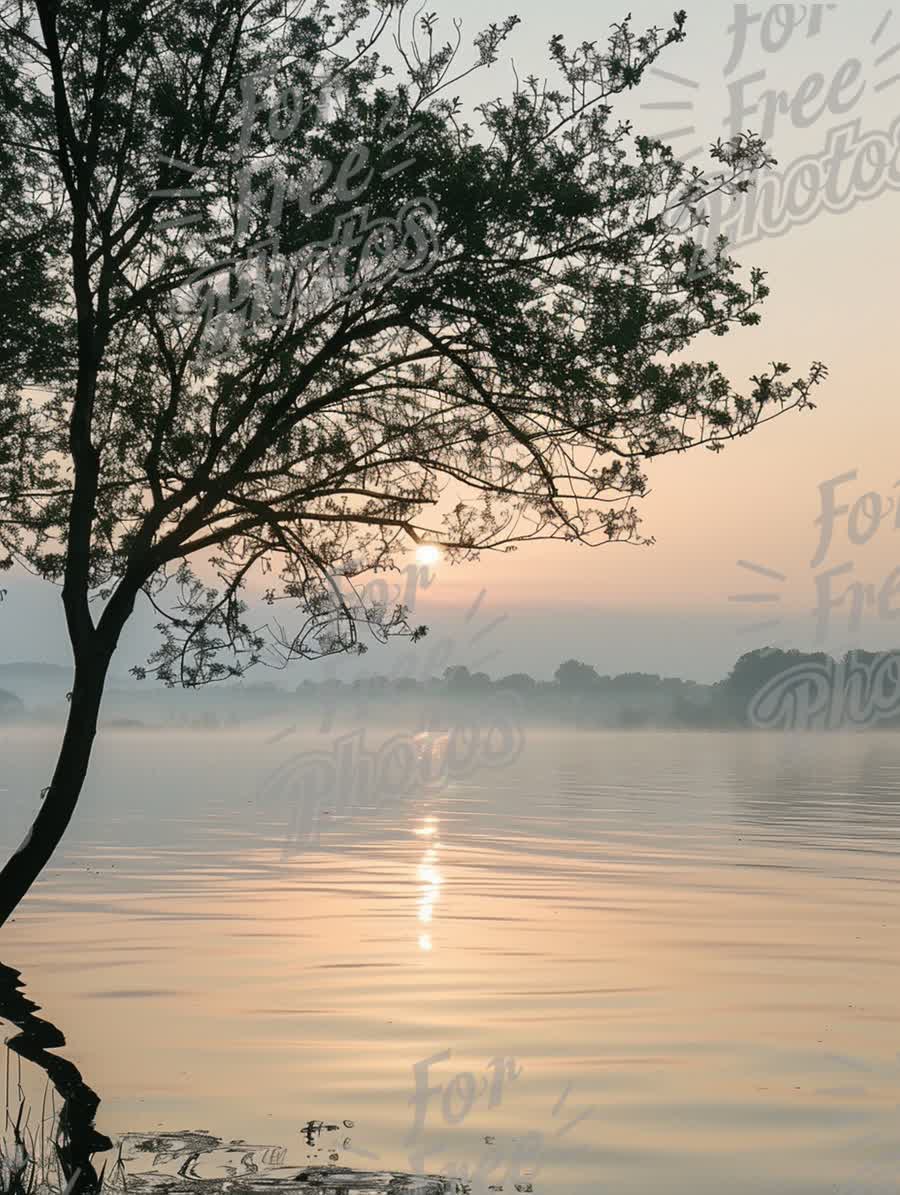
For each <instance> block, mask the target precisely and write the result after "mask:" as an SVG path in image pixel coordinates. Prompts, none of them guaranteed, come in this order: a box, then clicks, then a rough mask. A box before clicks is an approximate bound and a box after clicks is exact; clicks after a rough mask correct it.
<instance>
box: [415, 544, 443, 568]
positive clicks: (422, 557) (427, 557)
mask: <svg viewBox="0 0 900 1195" xmlns="http://www.w3.org/2000/svg"><path fill="white" fill-rule="evenodd" d="M440 558H441V550H440V548H436V547H435V546H434V544H421V545H420V546H419V547H418V548H416V560H417V561H418V562H419V564H437V562H438V561H439V560H440Z"/></svg>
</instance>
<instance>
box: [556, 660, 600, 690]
mask: <svg viewBox="0 0 900 1195" xmlns="http://www.w3.org/2000/svg"><path fill="white" fill-rule="evenodd" d="M553 675H554V677H555V679H556V683H557V684H558V685H559V687H560V689H561V690H562V691H563V692H564V693H590V692H594V691H596V690H597V689H598V688H599V685H600V677H599V676H598V675H597V669H596V668H594V667H593V666H592V665H591V664H582V663H581V661H580V660H566V661H565V663H563V664H560V666H559V667H558V668H557V670H556V672H555V673H554V674H553Z"/></svg>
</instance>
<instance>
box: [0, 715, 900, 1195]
mask: <svg viewBox="0 0 900 1195" xmlns="http://www.w3.org/2000/svg"><path fill="white" fill-rule="evenodd" d="M289 731H290V727H289V726H287V725H286V724H285V723H284V721H283V720H282V721H281V722H280V723H279V722H278V721H277V720H274V721H271V722H268V723H267V724H266V725H265V726H264V727H263V726H261V727H258V728H255V729H241V730H238V729H232V730H222V729H220V730H218V731H215V732H203V731H197V730H182V731H170V732H165V733H164V732H161V731H152V730H142V731H136V732H128V731H122V730H120V731H106V732H102V733H101V735H100V737H99V739H98V744H97V754H96V758H95V760H94V763H93V765H92V771H91V774H90V778H89V783H88V786H87V789H86V791H85V795H84V799H83V801H82V803H81V805H80V806H79V809H78V811H77V813H76V815H75V819H74V821H73V823H72V826H71V829H70V833H69V835H68V836H67V839H66V840H65V843H64V845H63V847H62V848H61V850H60V852H59V853H58V855H57V857H56V858H55V860H54V863H53V865H52V866H51V867H50V869H49V870H48V871H47V872H46V873H45V875H44V876H43V877H42V879H41V881H40V882H39V884H38V886H37V888H36V890H35V892H34V893H33V895H32V897H31V898H30V899H29V901H28V902H26V904H24V905H23V907H22V908H21V910H20V911H19V912H18V913H17V915H16V918H15V921H14V922H13V923H12V924H11V926H10V929H9V933H8V934H7V939H6V946H5V959H4V961H5V962H6V963H7V964H9V965H12V966H15V967H16V968H18V969H20V970H21V971H22V973H23V978H24V980H25V982H26V984H27V990H28V993H29V995H30V997H31V998H32V999H33V1000H35V1001H36V1002H38V1003H39V1004H40V1005H41V1006H42V1009H43V1011H42V1013H41V1016H44V1017H46V1018H47V1019H48V1020H51V1021H52V1022H53V1023H55V1024H57V1025H58V1026H60V1027H61V1028H62V1029H63V1031H64V1033H65V1036H66V1039H67V1047H66V1050H65V1051H63V1053H66V1054H67V1055H68V1056H70V1057H73V1058H75V1059H77V1062H78V1065H79V1067H80V1069H81V1071H82V1074H83V1075H84V1078H85V1080H86V1082H88V1083H89V1084H90V1085H91V1086H92V1087H93V1088H94V1089H95V1090H96V1091H97V1092H98V1094H99V1095H100V1096H101V1100H102V1103H101V1105H100V1109H99V1112H98V1116H97V1127H98V1129H100V1130H101V1131H102V1132H104V1133H107V1134H109V1135H110V1136H112V1137H116V1136H117V1135H119V1134H122V1133H126V1132H131V1131H138V1132H147V1133H149V1132H153V1133H157V1134H158V1133H159V1132H161V1131H163V1130H166V1131H176V1130H185V1129H201V1128H202V1129H205V1130H207V1131H208V1132H209V1133H211V1134H214V1135H215V1136H217V1137H221V1138H223V1139H225V1140H229V1139H232V1138H236V1139H237V1138H239V1139H242V1140H244V1141H246V1142H250V1143H251V1144H253V1145H256V1146H260V1147H261V1146H283V1147H285V1149H286V1150H287V1152H288V1157H289V1159H290V1160H291V1161H293V1162H300V1163H304V1162H308V1161H313V1162H315V1161H326V1160H327V1158H328V1157H329V1156H331V1153H335V1154H336V1156H337V1157H339V1158H340V1161H341V1162H342V1163H343V1164H347V1165H351V1166H357V1167H364V1168H365V1167H372V1168H387V1167H394V1168H400V1169H406V1170H410V1169H419V1170H422V1171H425V1172H441V1173H457V1174H460V1173H462V1174H465V1173H468V1174H470V1175H472V1174H473V1172H474V1176H475V1179H476V1180H477V1181H476V1183H475V1186H474V1187H473V1189H474V1190H485V1191H486V1190H487V1183H488V1179H489V1180H490V1181H491V1182H497V1181H502V1179H503V1175H504V1174H506V1175H507V1176H509V1175H510V1174H511V1173H514V1172H516V1170H517V1168H518V1170H519V1171H520V1172H521V1174H522V1175H524V1176H525V1178H526V1179H527V1181H531V1182H532V1183H533V1186H534V1190H535V1191H536V1192H543V1193H545V1195H568V1193H569V1192H571V1193H573V1195H574V1193H575V1192H578V1193H581V1192H584V1193H585V1195H586V1193H587V1192H589V1191H596V1190H597V1189H600V1188H602V1187H603V1186H605V1185H609V1187H610V1189H614V1190H617V1191H633V1192H635V1193H637V1192H646V1191H648V1190H656V1189H662V1188H663V1186H665V1189H667V1190H671V1191H676V1192H679V1193H681V1192H684V1193H685V1195H687V1193H688V1192H691V1193H696V1192H704V1193H706V1192H708V1193H709V1195H712V1193H713V1192H720V1191H721V1190H722V1188H723V1186H724V1184H725V1183H726V1182H727V1183H728V1186H729V1188H730V1189H732V1190H735V1191H739V1192H747V1193H748V1195H749V1193H750V1192H754V1193H755V1192H759V1191H772V1192H775V1191H778V1192H790V1193H791V1195H794V1193H797V1195H799V1193H801V1192H802V1193H803V1195H807V1193H808V1195H812V1193H813V1192H815V1193H817V1195H818V1193H819V1192H822V1191H826V1190H828V1191H832V1190H846V1191H850V1190H863V1189H864V1190H884V1191H887V1190H891V1189H893V1188H892V1187H891V1186H890V1185H889V1183H890V1182H892V1181H895V1179H894V1178H893V1177H892V1176H895V1175H896V1162H897V1160H898V1158H900V1124H898V1121H897V1115H896V1105H897V1103H898V1101H900V1055H898V1051H900V1017H898V1011H897V1002H896V994H897V991H898V965H900V946H898V942H900V936H898V933H897V930H898V920H900V873H898V868H897V862H898V852H900V805H898V803H897V802H896V796H895V795H896V788H897V782H898V777H900V746H898V743H897V739H896V736H895V735H894V734H892V733H890V732H881V733H862V734H834V735H828V736H822V735H815V734H805V735H804V734H787V735H776V734H766V733H747V732H739V733H725V732H723V733H717V734H714V733H693V732H682V733H664V732H646V731H633V732H621V731H619V732H615V731H594V732H588V733H576V732H574V731H565V730H562V729H560V728H556V729H553V730H540V729H537V728H533V727H526V728H525V730H524V733H523V738H522V741H521V742H520V743H518V744H513V745H512V746H511V747H509V745H508V750H507V756H506V757H503V755H502V752H500V753H498V754H497V755H496V756H495V757H494V760H493V766H477V764H473V765H471V766H463V765H460V766H458V767H457V769H456V771H457V778H456V779H454V778H453V777H450V776H448V775H447V774H446V772H445V773H443V774H441V771H440V767H439V766H438V765H437V764H436V765H435V770H434V772H433V774H432V780H431V781H430V782H428V783H425V784H421V783H420V784H417V783H416V782H415V779H414V778H412V779H411V778H410V777H409V776H407V777H406V780H404V782H403V787H404V789H405V791H403V792H402V793H393V794H392V793H390V792H387V791H384V790H383V789H384V786H383V788H382V790H379V789H378V788H377V785H376V784H375V782H374V781H373V780H372V779H371V777H370V778H369V779H368V780H367V779H366V774H365V771H364V770H360V769H359V768H357V769H356V771H355V772H353V773H352V775H351V773H350V772H348V771H346V770H345V771H344V772H343V773H341V772H340V770H339V769H336V770H335V771H334V772H333V773H331V774H330V775H331V779H329V778H328V774H326V772H323V771H322V770H321V766H322V765H321V760H322V759H323V758H324V757H327V756H329V754H330V755H332V756H334V753H335V752H336V751H337V750H339V745H340V744H339V741H346V733H345V732H344V731H342V730H341V728H339V727H337V728H335V729H334V730H332V731H329V732H328V733H324V734H323V733H322V732H321V731H319V730H312V731H310V730H306V731H304V732H302V733H301V732H294V733H289ZM365 734H366V736H367V737H366V741H365V747H366V749H367V750H370V751H372V752H373V753H377V750H378V748H379V746H380V745H382V744H383V743H384V741H385V740H386V739H388V738H392V739H393V740H394V743H395V746H396V743H398V742H405V741H407V740H408V741H410V742H415V743H416V744H418V746H419V747H421V746H422V741H423V740H422V736H419V738H418V739H416V738H415V736H414V735H412V734H411V732H409V731H408V730H407V729H405V728H399V729H398V728H392V729H391V730H389V729H387V728H382V729H376V728H375V727H373V726H369V727H367V728H366V730H365ZM342 735H343V738H342ZM275 739H277V741H273V740H275ZM54 745H55V739H54V736H53V733H52V732H49V731H46V730H40V729H33V728H32V729H28V728H18V729H15V728H5V729H4V730H3V731H2V759H3V763H4V767H3V777H2V783H3V786H5V787H6V788H7V790H8V791H7V792H6V793H5V794H4V799H5V801H6V802H7V804H8V808H9V810H10V814H9V817H8V818H7V819H5V822H4V830H3V833H4V843H3V846H4V849H7V848H9V847H12V846H15V845H16V844H17V836H21V834H22V832H23V829H24V827H25V826H26V824H27V821H28V816H29V813H30V812H31V810H32V806H33V802H34V799H35V795H36V793H37V791H38V789H39V788H40V787H42V785H43V784H44V783H45V782H46V779H45V778H46V772H47V768H48V766H49V761H50V759H51V757H52V751H53V748H54ZM444 745H445V747H446V740H445V743H444ZM435 750H436V751H437V752H438V754H436V755H434V756H433V760H437V761H438V763H439V752H440V743H439V742H438V743H437V744H436V746H435ZM316 758H317V759H319V761H320V771H319V772H318V773H317V774H315V775H314V773H313V771H312V770H311V764H310V760H312V759H316ZM400 758H401V755H400V754H395V761H396V760H399V759H400ZM393 776H394V780H395V781H396V783H397V784H398V785H399V784H400V781H401V780H402V779H403V777H402V775H401V771H398V770H397V769H396V768H395V770H394V773H393ZM323 777H324V779H323ZM329 784H330V785H331V787H330V788H329ZM386 784H387V787H389V786H390V785H389V781H388V782H386ZM348 785H349V786H350V787H349V789H348ZM428 1060H431V1061H430V1062H429V1061H428ZM498 1060H499V1061H498ZM417 1064H420V1065H419V1069H418V1071H417V1070H416V1069H415V1068H416V1066H417ZM498 1068H506V1069H508V1070H509V1072H510V1073H509V1076H508V1077H507V1078H506V1080H505V1082H504V1083H503V1084H501V1087H502V1097H501V1098H500V1099H499V1100H497V1101H495V1103H494V1106H491V1094H490V1093H491V1092H492V1090H494V1088H493V1086H492V1084H493V1082H494V1080H495V1077H496V1075H497V1074H498V1073H499V1069H498ZM26 1069H27V1068H26ZM506 1069H503V1073H504V1074H506ZM513 1074H515V1075H516V1077H515V1078H513V1077H511V1076H512V1075H513ZM417 1076H418V1079H417ZM457 1076H459V1078H457ZM25 1081H26V1084H27V1082H28V1079H27V1076H26V1080H25ZM35 1082H36V1080H35ZM417 1082H418V1083H419V1084H420V1087H419V1089H418V1090H419V1097H417V1094H416V1093H417ZM470 1084H471V1091H470V1090H469V1085H470ZM37 1086H38V1087H39V1084H37ZM498 1090H499V1089H498ZM423 1092H425V1093H426V1094H424V1095H423V1094H422V1093H423ZM428 1092H430V1094H427V1093H428ZM472 1093H475V1094H472ZM417 1099H418V1102H417ZM423 1100H424V1103H423V1102H422V1101H423ZM554 1109H556V1112H555V1114H554ZM417 1115H419V1123H417V1120H416V1117H417ZM310 1120H312V1121H317V1120H322V1121H324V1122H325V1124H326V1125H327V1124H333V1125H334V1126H336V1131H335V1132H332V1133H331V1134H330V1135H329V1134H327V1133H326V1134H325V1135H324V1136H323V1138H322V1140H321V1141H319V1140H317V1141H316V1144H315V1145H308V1144H307V1142H306V1139H305V1137H304V1136H303V1134H302V1133H301V1132H300V1129H301V1128H302V1126H303V1125H304V1124H306V1123H307V1122H308V1121H310ZM344 1121H350V1122H353V1128H352V1130H348V1129H346V1128H344V1127H343V1124H344ZM567 1126H568V1127H567ZM338 1130H339V1131H338ZM411 1138H412V1139H411ZM486 1139H488V1140H490V1141H491V1143H490V1144H488V1143H487V1142H486ZM491 1151H493V1152H491ZM517 1151H518V1152H517ZM523 1151H524V1152H523ZM892 1165H893V1167H894V1168H893V1169H892V1168H891V1167H892ZM492 1166H493V1169H491V1167H492ZM873 1167H875V1171H877V1173H875V1172H873ZM879 1167H880V1169H878V1168H879ZM529 1175H530V1178H529V1177H528V1176H529ZM866 1175H868V1177H866ZM486 1176H487V1177H486ZM885 1176H887V1177H885ZM864 1180H865V1182H867V1183H868V1184H869V1185H868V1186H865V1185H864ZM478 1183H481V1186H480V1187H479V1185H478ZM878 1183H881V1184H882V1185H880V1186H879V1185H878ZM841 1184H844V1185H843V1186H842V1185H841ZM854 1184H855V1185H854ZM510 1189H511V1188H510Z"/></svg>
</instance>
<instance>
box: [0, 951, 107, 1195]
mask: <svg viewBox="0 0 900 1195" xmlns="http://www.w3.org/2000/svg"><path fill="white" fill-rule="evenodd" d="M22 988H23V984H22V980H21V974H20V972H18V971H15V970H13V968H12V967H6V966H4V965H3V964H2V963H0V1017H3V1018H4V1019H5V1020H7V1021H10V1022H11V1023H12V1024H13V1025H15V1026H16V1028H17V1029H19V1030H21V1032H19V1033H17V1034H16V1036H15V1037H11V1038H10V1039H9V1041H8V1042H7V1043H6V1046H7V1049H9V1050H11V1051H12V1052H13V1053H14V1054H17V1055H18V1056H19V1057H20V1058H24V1059H26V1061H28V1062H32V1063H34V1065H35V1066H37V1067H40V1069H41V1070H42V1071H44V1072H45V1074H46V1075H47V1078H48V1079H49V1080H50V1082H51V1083H52V1084H53V1086H54V1088H55V1089H56V1091H57V1093H58V1094H59V1096H60V1098H61V1100H62V1110H61V1111H60V1114H59V1118H58V1123H57V1126H56V1136H55V1140H54V1144H55V1147H56V1151H57V1155H58V1157H59V1162H60V1165H61V1167H62V1171H63V1175H64V1176H65V1180H66V1184H67V1186H68V1190H69V1191H70V1193H71V1195H80V1193H82V1192H91V1191H97V1190H99V1187H100V1182H99V1180H98V1178H97V1172H96V1170H95V1169H94V1166H93V1163H92V1161H91V1158H92V1155H93V1154H95V1153H99V1152H102V1151H104V1150H107V1149H112V1142H111V1141H110V1140H109V1138H108V1137H105V1136H104V1135H103V1134H102V1133H98V1132H97V1130H96V1129H95V1128H94V1117H95V1115H96V1113H97V1108H98V1106H99V1104H100V1097H99V1096H98V1095H97V1093H96V1092H95V1091H92V1090H91V1088H90V1087H88V1086H87V1084H86V1083H85V1082H84V1080H83V1079H82V1077H81V1072H80V1071H79V1070H78V1068H77V1067H76V1066H75V1065H74V1063H72V1062H69V1060H68V1059H67V1058H60V1057H59V1055H58V1054H54V1053H51V1052H50V1051H51V1050H56V1049H57V1048H58V1047H60V1046H64V1045H65V1044H66V1039H65V1037H64V1036H63V1034H62V1032H61V1031H60V1030H59V1029H57V1027H56V1026H55V1025H53V1024H51V1023H50V1022H49V1021H45V1020H43V1019H42V1018H41V1017H38V1016H35V1015H34V1014H35V1013H36V1012H38V1010H39V1008H40V1006H39V1005H37V1004H35V1003H34V1002H33V1001H32V1000H29V999H28V997H27V996H26V995H25V993H24V991H23V990H22Z"/></svg>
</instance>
